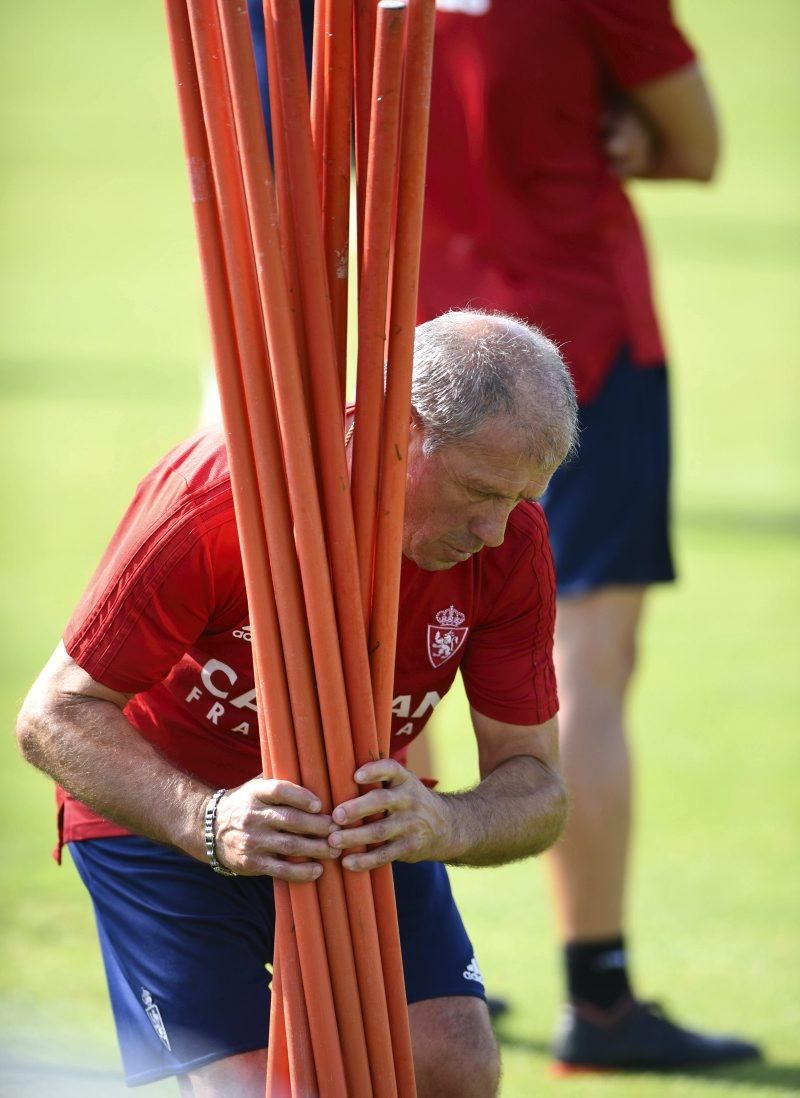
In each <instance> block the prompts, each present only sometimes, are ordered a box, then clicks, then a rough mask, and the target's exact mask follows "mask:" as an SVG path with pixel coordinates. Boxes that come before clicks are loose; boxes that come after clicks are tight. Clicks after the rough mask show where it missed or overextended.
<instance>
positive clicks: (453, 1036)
mask: <svg viewBox="0 0 800 1098" xmlns="http://www.w3.org/2000/svg"><path fill="white" fill-rule="evenodd" d="M409 1021H410V1024H411V1041H412V1044H413V1047H414V1070H415V1073H416V1077H417V1091H418V1094H419V1098H493V1096H494V1095H496V1094H497V1088H498V1084H499V1081H500V1053H499V1050H498V1048H497V1042H496V1040H495V1038H494V1034H493V1032H492V1027H491V1023H490V1021H489V1011H488V1010H487V1009H486V1004H485V1003H484V1002H483V1000H482V999H475V998H471V997H469V996H459V997H451V998H446V999H426V1000H424V1001H423V1002H421V1003H412V1004H411V1006H410V1007H409Z"/></svg>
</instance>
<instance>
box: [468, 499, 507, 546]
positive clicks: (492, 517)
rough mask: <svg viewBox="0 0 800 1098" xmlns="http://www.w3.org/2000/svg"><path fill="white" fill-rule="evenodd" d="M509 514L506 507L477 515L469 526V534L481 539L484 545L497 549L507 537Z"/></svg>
mask: <svg viewBox="0 0 800 1098" xmlns="http://www.w3.org/2000/svg"><path fill="white" fill-rule="evenodd" d="M509 514H510V511H508V510H507V509H506V508H505V507H496V508H494V509H493V510H492V511H491V512H485V513H484V514H481V515H476V516H475V517H474V518H473V519H472V521H471V522H470V524H469V532H470V533H471V534H472V535H473V536H474V537H476V538H480V540H481V542H482V544H483V545H488V546H489V547H490V548H492V549H496V548H497V546H498V545H502V544H503V539H504V538H505V536H506V525H507V524H508V516H509Z"/></svg>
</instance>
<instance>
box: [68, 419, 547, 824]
mask: <svg viewBox="0 0 800 1098" xmlns="http://www.w3.org/2000/svg"><path fill="white" fill-rule="evenodd" d="M554 619H555V587H554V577H553V567H552V562H551V556H550V548H549V544H548V540H547V524H546V521H545V518H544V515H543V513H542V510H541V508H540V507H539V506H538V505H536V504H528V503H522V504H520V505H519V506H518V507H517V508H516V510H515V511H514V512H513V514H512V516H511V519H510V520H509V524H508V530H507V533H506V539H505V542H504V543H503V545H502V546H501V547H499V548H497V549H483V550H482V551H481V552H480V553H478V554H476V555H475V556H474V557H472V558H471V559H470V560H468V561H465V562H464V563H463V564H457V565H455V566H454V567H453V568H451V569H449V570H447V571H441V572H426V571H423V570H422V569H420V568H418V567H417V566H416V565H415V564H413V563H412V562H411V561H409V560H406V559H404V560H403V568H402V579H401V587H400V622H399V630H398V644H397V662H396V670H395V687H394V704H393V712H394V720H393V728H392V745H391V747H392V754H393V755H396V754H397V753H398V752H401V751H402V750H403V749H404V747H405V746H406V745H407V744H408V743H410V742H411V740H412V739H413V738H414V737H415V736H417V735H419V733H420V732H421V731H422V729H423V728H424V727H425V724H426V723H427V721H428V719H429V717H430V715H431V713H432V712H433V710H434V708H435V706H436V705H437V704H438V702H439V701H440V700H441V698H442V697H443V696H444V694H445V693H446V692H447V691H448V690H449V688H450V686H451V685H452V682H453V680H454V678H455V675H456V671H457V670H458V669H459V668H461V672H462V674H463V677H464V682H465V685H466V691H467V695H468V697H469V700H470V703H471V705H472V706H473V707H474V708H475V709H477V710H478V711H479V712H480V713H482V714H484V715H486V716H488V717H493V718H494V719H496V720H500V721H508V722H510V723H513V724H541V723H542V722H544V721H546V720H548V719H549V718H550V717H552V716H553V715H554V714H555V712H556V711H557V708H558V702H557V697H556V686H555V673H554V669H553V659H552V648H553V625H554ZM64 644H65V646H66V649H67V652H68V653H69V654H70V656H71V657H72V658H73V659H74V660H75V661H76V663H78V664H79V665H80V666H81V667H82V668H83V669H84V670H85V671H87V672H88V674H90V675H91V676H92V678H93V679H95V680H96V681H98V682H100V683H102V684H103V685H104V686H107V687H109V688H110V689H111V690H116V691H119V692H120V693H125V694H134V695H135V696H134V697H133V698H132V699H131V701H130V702H129V703H128V704H127V706H126V707H125V716H126V717H127V718H128V720H129V721H130V723H131V724H132V725H133V727H134V728H135V729H136V730H137V731H138V732H139V734H140V735H142V736H144V738H145V739H146V740H148V741H149V742H150V743H151V744H152V745H153V746H154V747H156V748H157V749H158V751H160V752H161V754H162V755H164V756H165V757H166V758H167V759H169V760H170V761H171V762H172V763H173V764H174V765H175V766H177V767H179V768H180V769H181V770H184V771H186V772H188V773H191V774H194V775H195V776H197V777H198V778H200V779H201V780H202V781H205V782H208V784H209V785H211V786H213V787H214V788H218V787H222V786H225V787H230V786H236V785H239V784H241V783H242V782H245V781H247V780H248V779H250V778H253V777H255V776H256V775H257V774H259V773H260V772H261V761H260V755H259V744H258V726H257V719H258V718H257V713H256V700H255V684H254V678H253V664H252V655H251V648H250V644H251V636H250V625H249V616H248V609H247V601H246V597H245V588H244V576H243V572H242V563H241V556H240V553H239V544H238V538H237V531H236V522H235V517H234V511H233V501H232V496H231V487H230V478H229V473H228V463H227V457H226V453H225V446H224V442H223V438H222V434H221V432H219V431H217V430H214V431H209V432H204V433H201V434H198V435H195V436H194V437H193V438H190V439H189V440H187V441H186V442H184V443H183V444H182V445H180V446H178V447H177V448H176V449H175V450H173V451H172V452H171V453H169V454H168V455H167V456H166V457H165V458H164V459H163V460H162V461H161V462H160V463H159V464H158V465H157V466H156V467H155V469H154V470H153V471H152V472H151V473H150V474H148V476H146V477H145V478H144V480H143V481H142V482H141V484H140V485H139V487H138V489H137V491H136V495H135V497H134V499H133V502H132V503H131V505H130V507H129V508H128V511H127V513H126V514H125V516H124V517H123V519H122V522H121V523H120V525H119V527H118V529H117V531H116V533H115V534H114V536H113V538H112V540H111V542H110V544H109V546H108V548H107V550H106V552H105V555H104V556H103V558H102V560H101V562H100V564H99V566H98V569H97V571H96V572H95V575H94V576H93V578H92V580H91V581H90V583H89V586H88V588H87V590H86V591H85V593H84V595H83V597H82V599H81V602H80V603H79V605H78V608H77V609H76V611H75V613H74V614H73V616H72V618H71V620H70V622H69V625H68V626H67V630H66V633H65V635H64ZM58 799H59V807H60V810H61V811H60V819H59V823H60V839H61V841H63V842H69V841H70V840H80V839H87V838H95V837H100V836H103V835H120V834H125V833H126V832H125V829H124V828H120V827H118V826H117V825H115V824H111V823H109V822H108V821H106V820H103V819H102V818H101V817H99V816H97V815H96V814H94V813H93V812H91V811H90V810H89V809H88V808H86V807H85V806H84V805H82V804H81V803H80V802H78V801H76V800H75V799H74V798H72V797H70V796H69V795H68V794H66V793H64V792H63V791H62V790H59V791H58Z"/></svg>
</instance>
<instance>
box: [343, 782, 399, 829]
mask: <svg viewBox="0 0 800 1098" xmlns="http://www.w3.org/2000/svg"><path fill="white" fill-rule="evenodd" d="M397 807H399V805H398V797H397V793H396V792H394V790H392V789H371V790H370V791H369V793H365V794H364V795H363V796H361V797H355V798H354V799H353V800H352V801H345V802H344V804H340V805H338V807H337V808H336V809H335V810H334V813H333V821H334V824H340V825H341V826H342V827H344V826H346V825H347V824H352V823H358V821H359V820H364V819H366V818H367V816H375V815H377V814H378V813H380V812H391V811H392V810H393V809H396V808H397Z"/></svg>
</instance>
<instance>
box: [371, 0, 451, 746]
mask: <svg viewBox="0 0 800 1098" xmlns="http://www.w3.org/2000/svg"><path fill="white" fill-rule="evenodd" d="M435 14H436V12H435V4H434V0H410V4H409V21H408V44H407V52H406V58H407V59H406V73H405V81H404V86H403V118H402V136H401V145H400V177H399V181H398V195H397V231H396V236H395V255H394V271H393V275H392V304H391V314H390V324H389V332H390V334H389V363H388V371H387V382H386V402H385V405H384V415H383V450H382V462H381V478H380V489H379V496H378V528H377V534H376V546H375V583H374V591H375V594H374V602H373V611H372V619H371V622H370V634H369V636H370V643H369V649H370V653H371V667H372V685H373V696H374V700H375V713H376V718H377V720H378V722H379V744H380V748H381V751H386V750H387V749H388V745H389V737H390V730H391V705H392V686H393V682H394V661H395V649H396V644H397V609H398V599H399V593H400V558H401V548H402V542H403V511H404V506H405V489H406V468H407V464H408V428H409V422H410V413H411V372H412V366H413V357H414V325H415V320H416V310H417V290H418V285H419V253H420V243H421V240H422V206H423V200H424V197H425V160H426V156H427V146H428V113H429V109H430V92H431V67H432V62H433V31H434V18H435Z"/></svg>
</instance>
